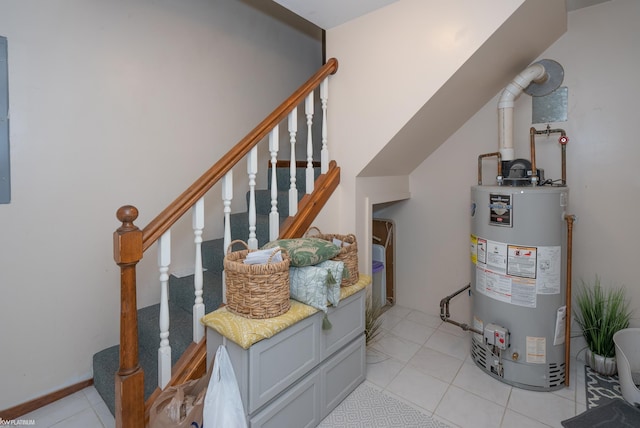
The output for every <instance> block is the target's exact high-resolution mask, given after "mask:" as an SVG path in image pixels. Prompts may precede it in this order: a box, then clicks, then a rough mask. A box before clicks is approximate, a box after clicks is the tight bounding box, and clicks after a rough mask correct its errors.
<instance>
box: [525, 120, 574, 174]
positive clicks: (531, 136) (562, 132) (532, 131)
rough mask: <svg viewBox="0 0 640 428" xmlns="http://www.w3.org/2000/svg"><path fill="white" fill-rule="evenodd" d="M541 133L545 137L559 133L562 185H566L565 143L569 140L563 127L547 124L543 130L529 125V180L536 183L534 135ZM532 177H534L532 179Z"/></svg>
mask: <svg viewBox="0 0 640 428" xmlns="http://www.w3.org/2000/svg"><path fill="white" fill-rule="evenodd" d="M542 134H546V135H547V137H548V136H549V135H551V134H560V139H559V142H560V145H561V146H562V185H563V186H564V185H566V184H567V143H568V142H569V139H568V138H567V133H566V132H565V130H564V129H560V128H557V129H550V127H549V126H547V129H545V130H544V131H538V130H536V128H533V127H531V128H530V129H529V140H530V145H531V182H532V183H534V185H535V183H536V181H537V175H538V171H537V170H536V139H535V136H536V135H542ZM534 177H536V178H535V179H534Z"/></svg>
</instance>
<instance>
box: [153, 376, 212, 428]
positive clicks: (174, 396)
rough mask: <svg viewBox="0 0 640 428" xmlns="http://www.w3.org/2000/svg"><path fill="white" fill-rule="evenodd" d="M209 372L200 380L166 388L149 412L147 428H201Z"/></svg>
mask: <svg viewBox="0 0 640 428" xmlns="http://www.w3.org/2000/svg"><path fill="white" fill-rule="evenodd" d="M210 375H211V372H209V373H208V374H205V375H204V376H202V377H201V378H200V379H195V380H190V381H188V382H185V383H183V384H182V385H177V386H170V387H167V388H166V389H165V390H164V391H162V392H161V393H160V395H159V396H158V398H157V399H156V400H155V401H154V403H153V405H152V406H151V409H150V410H149V425H148V427H149V428H176V427H178V428H194V427H195V428H202V412H203V409H204V397H205V394H206V392H207V386H208V384H209V378H210Z"/></svg>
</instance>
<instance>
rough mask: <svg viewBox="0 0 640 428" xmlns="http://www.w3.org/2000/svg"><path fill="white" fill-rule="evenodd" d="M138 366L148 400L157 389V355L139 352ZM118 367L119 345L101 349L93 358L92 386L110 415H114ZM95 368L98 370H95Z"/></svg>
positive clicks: (145, 396)
mask: <svg viewBox="0 0 640 428" xmlns="http://www.w3.org/2000/svg"><path fill="white" fill-rule="evenodd" d="M138 356H139V361H140V366H141V367H142V369H143V370H144V398H145V400H146V399H147V398H149V396H150V395H151V393H152V392H153V391H154V390H155V389H156V388H157V387H158V355H157V352H156V354H155V355H151V354H149V353H148V352H145V351H140V352H139V355H138ZM119 365H120V345H115V346H112V347H110V348H107V349H103V350H102V351H100V352H98V353H97V354H95V355H94V356H93V367H94V372H93V385H94V387H95V388H96V390H97V391H98V393H99V394H100V396H101V397H102V400H103V401H104V402H105V404H106V405H107V407H108V408H109V410H110V411H111V414H112V415H115V405H116V404H115V397H116V396H115V388H116V387H115V375H116V373H117V371H118V367H119ZM96 368H98V369H97V370H96Z"/></svg>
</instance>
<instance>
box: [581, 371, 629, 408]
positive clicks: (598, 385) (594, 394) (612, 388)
mask: <svg viewBox="0 0 640 428" xmlns="http://www.w3.org/2000/svg"><path fill="white" fill-rule="evenodd" d="M584 384H585V388H586V393H587V395H586V398H587V410H589V409H593V408H595V407H598V406H602V405H603V404H606V403H608V402H609V401H611V400H615V399H617V398H620V399H621V398H622V391H621V390H620V381H619V380H618V376H617V375H615V376H603V375H600V374H598V373H596V372H595V371H593V370H591V368H590V367H589V366H586V365H585V366H584Z"/></svg>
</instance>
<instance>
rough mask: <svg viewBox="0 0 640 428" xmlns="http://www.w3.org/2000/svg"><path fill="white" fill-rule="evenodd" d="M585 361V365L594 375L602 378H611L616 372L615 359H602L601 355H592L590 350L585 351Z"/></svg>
mask: <svg viewBox="0 0 640 428" xmlns="http://www.w3.org/2000/svg"><path fill="white" fill-rule="evenodd" d="M586 359H587V361H586V362H587V365H588V366H589V367H591V369H593V370H594V371H595V372H596V373H599V374H601V375H604V376H613V375H614V374H616V373H617V372H618V366H617V364H616V357H603V356H602V355H598V354H594V353H593V352H591V349H587V356H586Z"/></svg>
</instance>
